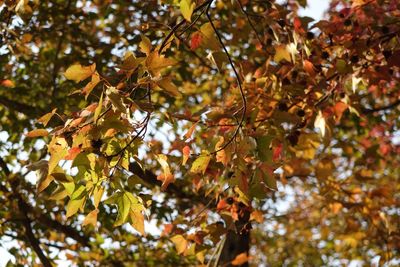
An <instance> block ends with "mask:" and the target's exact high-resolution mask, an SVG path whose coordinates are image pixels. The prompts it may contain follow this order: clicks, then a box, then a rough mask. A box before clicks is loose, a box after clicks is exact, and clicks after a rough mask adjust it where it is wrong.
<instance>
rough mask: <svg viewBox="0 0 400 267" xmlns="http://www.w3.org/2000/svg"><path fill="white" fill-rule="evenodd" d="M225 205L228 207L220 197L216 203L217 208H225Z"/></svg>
mask: <svg viewBox="0 0 400 267" xmlns="http://www.w3.org/2000/svg"><path fill="white" fill-rule="evenodd" d="M226 207H228V204H227V203H226V201H225V200H223V199H221V200H220V201H219V202H218V204H217V210H222V209H225V208H226Z"/></svg>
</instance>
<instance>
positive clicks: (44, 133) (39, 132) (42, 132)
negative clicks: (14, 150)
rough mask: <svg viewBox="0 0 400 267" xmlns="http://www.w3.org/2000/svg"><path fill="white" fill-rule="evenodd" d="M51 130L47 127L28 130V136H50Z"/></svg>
mask: <svg viewBox="0 0 400 267" xmlns="http://www.w3.org/2000/svg"><path fill="white" fill-rule="evenodd" d="M48 135H49V132H48V131H47V130H46V129H36V130H32V131H30V132H28V133H27V134H26V137H30V138H35V137H44V136H48Z"/></svg>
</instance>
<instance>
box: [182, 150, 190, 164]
mask: <svg viewBox="0 0 400 267" xmlns="http://www.w3.org/2000/svg"><path fill="white" fill-rule="evenodd" d="M182 155H183V156H182V165H185V164H186V162H187V160H188V159H189V156H190V147H189V146H184V147H183V149H182Z"/></svg>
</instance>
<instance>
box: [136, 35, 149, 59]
mask: <svg viewBox="0 0 400 267" xmlns="http://www.w3.org/2000/svg"><path fill="white" fill-rule="evenodd" d="M140 37H141V38H142V41H141V42H140V44H139V47H140V51H142V52H143V53H145V54H146V55H149V54H150V52H151V48H152V45H151V42H150V39H149V38H147V37H146V36H144V35H143V34H141V35H140Z"/></svg>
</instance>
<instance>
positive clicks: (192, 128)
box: [184, 122, 199, 140]
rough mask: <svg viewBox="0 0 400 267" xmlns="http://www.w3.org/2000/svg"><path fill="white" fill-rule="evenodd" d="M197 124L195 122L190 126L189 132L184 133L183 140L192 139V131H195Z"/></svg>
mask: <svg viewBox="0 0 400 267" xmlns="http://www.w3.org/2000/svg"><path fill="white" fill-rule="evenodd" d="M198 123H199V122H195V123H193V124H192V126H190V128H189V130H188V131H187V132H186V133H185V135H184V136H185V139H186V140H187V139H189V138H191V137H192V135H193V132H194V130H195V129H196V126H197V124H198Z"/></svg>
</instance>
